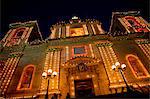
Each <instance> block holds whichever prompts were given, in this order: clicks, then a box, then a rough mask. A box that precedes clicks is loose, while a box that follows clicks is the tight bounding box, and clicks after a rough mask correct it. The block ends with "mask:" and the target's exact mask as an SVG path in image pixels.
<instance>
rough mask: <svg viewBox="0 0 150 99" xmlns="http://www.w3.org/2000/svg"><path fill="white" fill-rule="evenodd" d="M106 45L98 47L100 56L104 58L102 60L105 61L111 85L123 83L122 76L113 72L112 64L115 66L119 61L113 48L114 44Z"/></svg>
mask: <svg viewBox="0 0 150 99" xmlns="http://www.w3.org/2000/svg"><path fill="white" fill-rule="evenodd" d="M104 44H105V45H106V46H105V45H104ZM104 44H98V46H99V47H98V48H99V51H100V54H101V56H102V60H103V61H104V64H105V68H106V71H107V73H108V78H109V80H110V83H119V82H122V81H123V80H122V78H121V75H120V74H119V73H118V72H117V73H115V72H114V71H112V68H111V66H112V64H114V63H115V62H117V61H118V59H117V57H116V55H115V53H114V51H113V49H112V47H111V46H112V44H107V43H104ZM114 74H115V76H114ZM118 81H119V82H118Z"/></svg>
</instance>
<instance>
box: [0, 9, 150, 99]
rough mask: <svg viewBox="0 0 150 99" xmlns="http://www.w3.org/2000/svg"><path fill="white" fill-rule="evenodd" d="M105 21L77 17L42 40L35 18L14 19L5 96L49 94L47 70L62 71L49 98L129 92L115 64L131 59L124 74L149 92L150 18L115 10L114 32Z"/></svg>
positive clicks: (4, 50) (7, 41)
mask: <svg viewBox="0 0 150 99" xmlns="http://www.w3.org/2000/svg"><path fill="white" fill-rule="evenodd" d="M101 25H102V23H101V22H99V21H98V20H95V19H86V20H81V19H79V18H78V17H73V18H72V19H71V20H69V22H68V23H67V22H60V23H57V24H55V25H53V26H52V27H51V28H50V29H51V35H50V36H49V37H48V38H47V39H45V40H43V39H42V35H41V33H40V31H39V27H38V24H37V22H36V21H29V22H25V23H14V24H10V30H9V31H8V33H7V34H6V36H5V37H4V38H3V39H2V40H1V46H0V50H1V53H0V61H1V63H0V66H1V67H0V70H1V71H0V95H1V97H8V98H33V97H36V98H44V96H45V94H46V91H47V86H48V79H45V78H43V77H42V73H43V72H47V71H48V69H52V70H53V71H56V72H57V75H56V76H55V77H52V78H49V86H48V94H49V97H52V95H53V94H54V93H56V94H57V95H58V98H59V99H65V98H66V96H67V93H69V94H70V97H71V98H77V97H80V96H81V95H85V94H86V95H94V96H101V95H110V94H117V93H124V92H127V88H126V84H125V82H124V80H123V78H122V75H121V74H120V72H119V71H114V70H113V69H112V65H114V64H115V63H116V62H120V63H121V64H126V70H125V71H123V75H124V76H125V79H126V81H127V83H128V85H129V86H131V87H133V88H134V89H137V90H139V89H140V91H141V92H143V93H148V91H147V90H149V88H147V87H149V86H150V82H149V78H150V74H149V73H150V70H149V65H150V51H149V48H150V42H149V32H150V28H149V27H150V25H149V23H147V22H146V21H145V20H144V19H143V18H142V17H141V16H140V15H139V12H138V11H129V12H114V13H113V15H112V21H111V26H110V31H109V32H106V31H104V30H103V29H102V26H101ZM18 31H19V32H18ZM20 31H21V32H20ZM83 93H85V94H83Z"/></svg>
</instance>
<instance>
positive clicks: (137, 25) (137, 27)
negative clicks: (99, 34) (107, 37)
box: [109, 11, 150, 36]
mask: <svg viewBox="0 0 150 99" xmlns="http://www.w3.org/2000/svg"><path fill="white" fill-rule="evenodd" d="M109 32H110V34H111V35H113V36H117V35H118V36H119V35H128V34H136V36H141V35H143V34H144V35H148V33H149V32H150V25H149V24H148V22H147V21H145V20H144V19H143V18H142V17H141V16H140V12H139V11H128V12H113V13H112V21H111V26H110V31H109Z"/></svg>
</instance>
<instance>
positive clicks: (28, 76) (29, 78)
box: [17, 65, 35, 90]
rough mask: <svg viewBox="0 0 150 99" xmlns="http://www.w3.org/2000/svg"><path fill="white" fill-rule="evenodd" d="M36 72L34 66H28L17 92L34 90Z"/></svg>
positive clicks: (24, 70)
mask: <svg viewBox="0 0 150 99" xmlns="http://www.w3.org/2000/svg"><path fill="white" fill-rule="evenodd" d="M34 72H35V66H34V65H28V66H26V67H25V68H24V69H23V72H22V75H21V78H20V81H19V84H18V87H17V90H30V89H31V88H32V82H33V78H34Z"/></svg>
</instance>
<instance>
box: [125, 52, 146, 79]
mask: <svg viewBox="0 0 150 99" xmlns="http://www.w3.org/2000/svg"><path fill="white" fill-rule="evenodd" d="M126 60H127V62H128V65H129V67H130V69H131V71H132V72H133V74H134V76H135V77H136V78H146V77H149V73H148V71H147V70H146V68H145V67H144V65H143V64H142V62H141V61H140V59H139V58H138V57H137V56H135V55H132V54H129V55H127V56H126Z"/></svg>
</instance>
